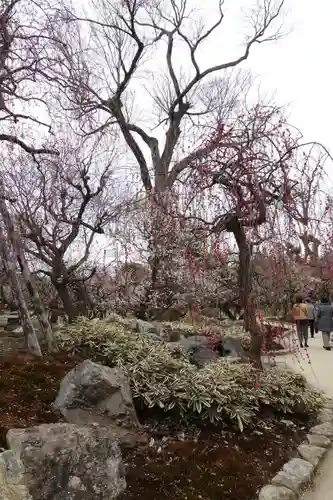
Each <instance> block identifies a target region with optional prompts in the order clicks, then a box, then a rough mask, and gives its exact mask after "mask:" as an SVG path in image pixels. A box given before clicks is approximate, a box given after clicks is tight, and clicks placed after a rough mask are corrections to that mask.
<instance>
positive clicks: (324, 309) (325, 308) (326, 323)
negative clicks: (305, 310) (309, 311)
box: [316, 296, 333, 351]
mask: <svg viewBox="0 0 333 500" xmlns="http://www.w3.org/2000/svg"><path fill="white" fill-rule="evenodd" d="M316 323H317V328H318V330H319V331H320V332H321V333H322V336H323V348H324V349H326V351H330V350H331V346H330V337H331V332H333V307H332V304H331V302H330V299H329V298H328V297H327V296H324V297H323V298H322V299H321V301H320V304H319V306H318V309H317V311H316Z"/></svg>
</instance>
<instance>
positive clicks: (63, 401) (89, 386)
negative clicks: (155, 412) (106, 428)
mask: <svg viewBox="0 0 333 500" xmlns="http://www.w3.org/2000/svg"><path fill="white" fill-rule="evenodd" d="M54 408H55V409H57V410H59V411H60V412H61V413H62V415H63V416H64V417H65V418H66V420H67V418H68V417H69V415H70V410H72V409H77V408H82V409H90V410H92V409H93V410H94V411H95V412H96V414H99V415H103V416H107V417H108V418H110V419H112V420H114V421H115V422H117V421H119V420H120V421H121V423H125V422H126V423H128V424H132V425H138V419H137V415H136V412H135V408H134V405H133V400H132V394H131V389H130V385H129V381H128V379H127V377H126V376H125V374H124V372H123V371H122V370H120V369H119V368H109V367H108V366H104V365H100V364H98V363H93V362H92V361H90V360H86V361H83V362H82V363H80V364H79V365H77V366H76V367H75V368H73V370H71V371H70V372H69V373H67V375H66V376H65V377H64V378H63V380H62V381H61V384H60V389H59V392H58V395H57V398H56V400H55V402H54Z"/></svg>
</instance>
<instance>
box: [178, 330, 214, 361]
mask: <svg viewBox="0 0 333 500" xmlns="http://www.w3.org/2000/svg"><path fill="white" fill-rule="evenodd" d="M174 345H178V346H180V347H181V348H182V349H183V350H184V351H185V353H186V355H187V356H188V357H189V359H190V361H191V363H193V364H194V365H196V366H198V367H202V366H204V365H205V364H207V363H209V362H210V361H213V360H215V359H216V358H217V356H218V355H217V353H216V352H215V351H214V349H213V346H211V345H210V344H209V340H208V338H207V337H205V336H203V335H202V336H200V335H196V336H193V337H187V338H184V339H181V340H180V341H179V342H174Z"/></svg>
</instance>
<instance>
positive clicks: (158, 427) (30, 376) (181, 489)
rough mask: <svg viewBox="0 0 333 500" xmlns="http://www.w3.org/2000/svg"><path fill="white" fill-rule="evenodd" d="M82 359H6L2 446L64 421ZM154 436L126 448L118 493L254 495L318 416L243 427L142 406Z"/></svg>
mask: <svg viewBox="0 0 333 500" xmlns="http://www.w3.org/2000/svg"><path fill="white" fill-rule="evenodd" d="M80 361H81V359H80V358H79V357H72V356H68V355H67V354H58V355H56V356H53V357H51V356H49V357H45V358H44V359H43V360H36V359H34V358H31V357H30V356H23V355H21V356H15V357H14V356H12V357H7V358H2V359H0V447H3V448H5V447H6V441H5V436H6V433H7V431H8V429H10V428H14V427H30V426H33V425H37V424H40V423H51V422H59V417H58V416H57V415H56V414H55V413H54V412H53V411H52V409H51V403H52V402H53V401H54V400H55V397H56V394H57V391H58V388H59V384H60V381H61V379H62V378H63V377H64V375H65V374H66V373H67V372H68V371H69V370H71V369H72V368H73V367H74V366H75V365H76V364H77V363H78V362H80ZM139 417H140V420H141V422H142V423H143V425H144V426H145V428H146V430H147V432H148V433H149V435H150V443H149V447H148V448H143V449H138V450H136V451H134V452H133V450H132V451H131V452H128V453H127V455H125V456H124V462H125V464H126V466H127V483H128V488H127V490H126V492H125V494H124V496H123V497H122V498H121V499H119V500H125V499H126V500H139V499H140V500H142V498H144V499H145V500H156V499H158V500H169V499H170V498H172V499H173V500H221V498H223V500H239V498H242V499H243V500H254V499H255V498H256V494H257V491H258V490H259V489H260V487H261V486H263V485H264V484H265V483H267V482H268V480H269V479H270V478H271V477H272V476H273V475H274V474H275V473H276V472H277V471H278V469H279V468H281V466H282V465H283V463H284V462H286V461H287V460H288V459H289V458H290V457H291V456H293V455H294V454H295V450H296V447H297V445H298V444H299V443H300V442H301V441H302V440H303V439H304V436H305V434H306V431H307V429H308V428H309V427H310V426H311V424H312V423H313V422H309V421H299V420H295V419H289V418H287V419H286V420H284V419H283V418H282V420H281V418H272V417H271V416H268V415H266V416H265V418H264V417H263V418H262V419H261V420H258V422H257V423H256V426H255V428H252V429H247V430H245V431H244V432H243V433H240V432H239V431H238V430H237V429H230V428H227V427H222V426H220V427H219V428H217V427H214V426H212V425H208V426H206V427H201V429H199V428H198V427H197V426H195V425H193V424H192V425H188V426H184V424H181V423H180V422H173V423H172V421H171V420H170V421H168V419H165V418H162V419H161V415H159V418H156V420H155V421H154V417H153V418H152V415H151V414H150V415H149V417H147V415H145V413H144V412H139Z"/></svg>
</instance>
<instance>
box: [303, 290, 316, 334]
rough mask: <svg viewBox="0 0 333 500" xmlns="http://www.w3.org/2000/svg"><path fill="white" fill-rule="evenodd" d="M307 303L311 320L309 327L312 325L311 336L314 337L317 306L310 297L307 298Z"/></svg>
mask: <svg viewBox="0 0 333 500" xmlns="http://www.w3.org/2000/svg"><path fill="white" fill-rule="evenodd" d="M305 303H306V305H307V308H308V320H309V327H310V335H311V338H312V339H313V337H314V333H315V319H316V316H315V306H314V304H313V302H312V300H311V299H310V298H308V299H306V300H305Z"/></svg>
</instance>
